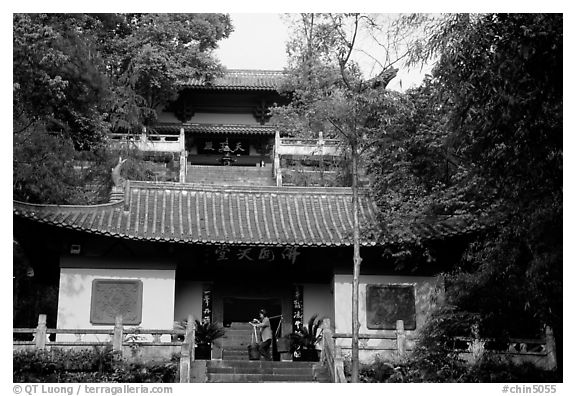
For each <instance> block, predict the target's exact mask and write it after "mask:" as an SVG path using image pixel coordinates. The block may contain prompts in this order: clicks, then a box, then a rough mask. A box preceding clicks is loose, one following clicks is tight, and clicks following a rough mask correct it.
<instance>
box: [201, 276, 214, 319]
mask: <svg viewBox="0 0 576 396" xmlns="http://www.w3.org/2000/svg"><path fill="white" fill-rule="evenodd" d="M202 322H207V323H210V322H212V284H210V283H205V284H204V285H203V288H202Z"/></svg>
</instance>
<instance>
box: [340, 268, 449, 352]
mask: <svg viewBox="0 0 576 396" xmlns="http://www.w3.org/2000/svg"><path fill="white" fill-rule="evenodd" d="M439 282H440V279H439V278H438V277H425V276H388V275H362V276H360V280H359V299H358V300H359V301H358V305H359V321H360V334H385V335H390V336H393V335H395V334H396V332H395V330H375V329H368V328H367V327H366V285H367V284H384V285H385V284H411V285H414V288H415V292H416V301H415V302H416V330H406V334H407V335H408V336H409V335H414V334H415V332H417V331H418V330H419V329H420V328H421V327H422V325H423V324H424V322H425V321H426V318H427V315H428V313H429V312H430V310H431V308H432V306H433V305H434V304H435V303H436V299H437V298H439V296H438V294H437V293H438V292H439V290H442V285H441V284H440V283H439ZM334 307H335V312H334V315H335V318H334V319H335V332H336V333H348V334H350V333H352V275H334ZM337 345H339V346H340V347H341V348H342V351H343V353H344V354H350V346H351V339H350V338H343V339H338V340H337ZM363 347H366V348H367V349H363ZM412 347H413V342H412V341H407V348H408V349H411V348H412ZM368 348H370V349H368ZM395 348H396V341H395V340H393V339H389V340H382V339H371V340H363V341H362V340H361V341H360V360H361V361H363V362H370V361H373V360H374V358H375V356H376V355H377V354H378V355H380V356H382V357H384V358H393V357H394V356H395V351H394V350H395Z"/></svg>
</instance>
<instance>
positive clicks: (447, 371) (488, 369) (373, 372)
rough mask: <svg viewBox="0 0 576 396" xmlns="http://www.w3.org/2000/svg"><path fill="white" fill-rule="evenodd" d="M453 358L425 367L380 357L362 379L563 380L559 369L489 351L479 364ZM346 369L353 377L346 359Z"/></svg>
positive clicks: (367, 367)
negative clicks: (504, 357) (441, 364)
mask: <svg viewBox="0 0 576 396" xmlns="http://www.w3.org/2000/svg"><path fill="white" fill-rule="evenodd" d="M450 359H451V361H450V362H449V360H450ZM450 359H446V362H445V365H444V366H440V367H437V370H432V367H431V366H430V367H423V366H422V361H421V360H418V359H408V360H403V361H399V362H387V361H386V360H383V359H381V358H379V357H377V358H376V360H375V361H374V362H373V363H371V364H363V365H362V366H361V368H360V382H377V383H383V382H400V383H415V382H441V383H455V382H458V383H488V382H490V383H492V382H512V383H513V382H536V383H546V382H561V379H560V378H559V377H558V373H556V372H550V371H546V370H543V369H541V368H539V367H537V366H535V365H534V364H532V363H528V362H527V363H520V364H517V363H513V362H511V361H509V360H507V359H502V358H498V357H495V356H488V355H487V356H485V357H483V358H482V359H481V360H480V361H479V362H477V363H475V364H467V363H464V362H463V361H461V360H456V359H453V358H450ZM448 362H449V363H448ZM344 369H345V374H346V376H347V377H349V376H350V362H349V361H345V364H344Z"/></svg>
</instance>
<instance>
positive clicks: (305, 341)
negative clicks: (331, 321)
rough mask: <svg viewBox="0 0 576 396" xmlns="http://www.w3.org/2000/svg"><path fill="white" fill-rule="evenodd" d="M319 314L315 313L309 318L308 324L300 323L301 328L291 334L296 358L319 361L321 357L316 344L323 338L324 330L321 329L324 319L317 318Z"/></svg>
mask: <svg viewBox="0 0 576 396" xmlns="http://www.w3.org/2000/svg"><path fill="white" fill-rule="evenodd" d="M317 318H318V314H314V315H312V316H311V317H310V319H309V320H308V326H307V327H304V326H302V325H300V328H299V329H298V330H297V331H295V332H294V333H292V334H290V340H291V342H292V349H291V350H292V352H293V354H294V360H300V361H306V362H317V361H318V360H320V359H319V356H318V350H317V349H316V346H317V345H318V342H319V341H320V340H321V339H322V331H321V330H320V328H321V326H322V322H323V321H324V319H317Z"/></svg>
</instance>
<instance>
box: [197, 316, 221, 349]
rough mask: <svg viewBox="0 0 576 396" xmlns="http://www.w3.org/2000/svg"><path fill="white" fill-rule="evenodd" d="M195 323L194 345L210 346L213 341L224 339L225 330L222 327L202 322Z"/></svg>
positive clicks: (213, 323)
mask: <svg viewBox="0 0 576 396" xmlns="http://www.w3.org/2000/svg"><path fill="white" fill-rule="evenodd" d="M195 322H196V338H195V341H196V344H198V345H211V344H212V343H213V342H214V341H215V340H217V339H219V338H222V337H224V335H225V334H226V330H225V329H224V327H223V326H222V325H220V324H219V323H215V322H208V321H202V322H200V321H199V320H198V319H196V320H195Z"/></svg>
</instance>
